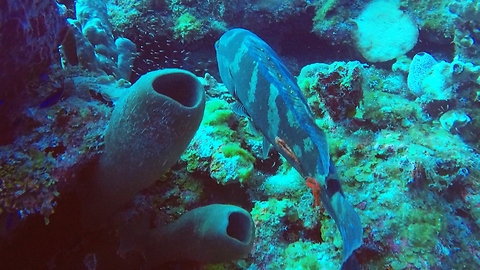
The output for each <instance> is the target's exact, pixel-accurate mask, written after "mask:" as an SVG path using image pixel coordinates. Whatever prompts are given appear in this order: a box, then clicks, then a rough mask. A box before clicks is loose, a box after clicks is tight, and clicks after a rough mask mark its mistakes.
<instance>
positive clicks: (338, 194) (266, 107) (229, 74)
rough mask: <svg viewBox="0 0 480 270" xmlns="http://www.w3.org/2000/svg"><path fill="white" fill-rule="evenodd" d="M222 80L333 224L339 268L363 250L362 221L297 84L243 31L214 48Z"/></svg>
mask: <svg viewBox="0 0 480 270" xmlns="http://www.w3.org/2000/svg"><path fill="white" fill-rule="evenodd" d="M215 48H216V51H217V62H218V70H219V73H220V77H221V79H222V81H223V83H224V84H225V86H226V87H227V89H228V90H229V92H230V93H231V94H232V95H233V96H234V97H235V99H236V104H235V106H234V108H235V111H238V112H240V113H242V114H243V115H246V116H247V117H248V118H249V119H250V120H251V122H252V123H253V126H254V127H255V129H257V130H258V131H260V132H261V133H262V134H263V136H264V147H263V150H264V153H263V155H264V156H266V155H265V151H266V152H267V153H268V149H269V148H268V147H269V146H270V145H273V147H274V148H275V149H276V150H277V151H278V152H279V153H280V154H281V155H282V156H283V157H284V158H285V159H286V160H287V161H288V162H289V163H290V164H291V165H292V166H293V167H294V168H295V169H296V170H297V171H298V172H299V173H300V174H301V175H302V176H303V177H304V178H305V179H306V184H307V186H309V187H310V188H311V189H312V192H313V194H314V197H315V204H318V203H319V200H321V201H322V203H323V206H324V207H325V209H326V210H327V212H328V213H329V214H330V216H331V217H332V218H333V219H334V220H335V223H336V224H337V226H338V228H339V231H340V233H341V235H342V238H343V252H342V256H343V262H345V261H347V259H348V258H349V257H350V256H351V255H352V253H353V251H354V250H355V249H357V248H358V247H360V246H361V245H362V242H363V240H362V237H363V228H362V224H361V221H360V217H359V216H358V214H357V212H356V211H355V209H354V208H353V206H352V205H351V204H350V203H349V202H348V201H347V199H346V198H345V195H344V193H343V191H342V188H341V184H340V179H339V177H338V175H337V173H336V169H335V166H334V164H333V162H332V161H331V158H330V154H329V152H328V144H327V139H326V135H325V133H324V132H323V131H322V130H321V129H320V128H319V127H318V126H317V125H316V124H315V120H314V118H313V113H312V112H311V110H310V108H309V107H308V104H307V101H306V99H305V97H304V96H303V94H302V93H301V90H300V88H299V87H298V85H297V84H296V81H295V78H294V77H293V75H292V74H291V73H290V72H289V71H288V69H287V67H286V66H285V65H284V64H283V62H282V61H281V60H280V57H279V56H278V55H277V54H276V53H275V52H274V51H273V49H272V48H271V47H270V46H269V45H268V44H267V43H265V42H264V41H263V40H262V39H260V38H259V37H258V36H257V35H255V34H253V33H252V32H250V31H248V30H245V29H240V28H236V29H232V30H229V31H227V32H226V33H225V34H223V36H222V37H221V38H220V40H218V41H217V42H216V44H215Z"/></svg>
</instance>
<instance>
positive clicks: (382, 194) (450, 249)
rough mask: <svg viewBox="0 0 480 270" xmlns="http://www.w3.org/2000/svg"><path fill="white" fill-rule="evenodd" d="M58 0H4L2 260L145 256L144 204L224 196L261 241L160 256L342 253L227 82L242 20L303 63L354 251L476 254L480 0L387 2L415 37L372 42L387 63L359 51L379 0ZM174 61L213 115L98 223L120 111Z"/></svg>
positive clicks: (468, 260) (132, 263)
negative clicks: (232, 33) (387, 50)
mask: <svg viewBox="0 0 480 270" xmlns="http://www.w3.org/2000/svg"><path fill="white" fill-rule="evenodd" d="M34 2H35V3H34ZM58 2H61V3H63V4H64V5H65V6H63V4H57V3H56V2H55V1H30V0H27V1H23V2H20V1H3V2H2V3H1V4H0V13H1V15H2V16H0V41H1V44H2V49H3V50H2V52H0V60H2V61H0V62H1V65H2V71H3V73H2V75H1V76H2V85H4V87H3V89H2V91H1V92H0V113H2V117H3V118H2V121H0V130H1V132H0V133H1V134H0V265H2V269H36V268H48V267H51V268H54V269H77V268H82V267H83V268H88V269H138V268H139V267H141V266H142V265H144V263H145V261H144V260H143V259H142V258H141V255H140V254H137V253H135V252H130V253H125V254H123V255H124V257H120V256H119V255H118V254H117V252H116V251H117V249H118V247H119V237H118V235H119V234H120V235H122V236H123V238H122V239H121V240H129V239H128V236H129V235H133V234H136V233H138V231H136V230H129V231H128V230H127V231H126V232H125V229H129V228H130V227H129V225H130V224H132V223H135V221H139V220H142V218H143V219H146V221H145V220H142V221H145V223H146V224H147V225H146V226H147V227H148V228H159V227H161V226H163V225H165V224H174V221H175V220H178V219H180V217H181V216H183V215H185V214H186V213H189V212H190V211H192V210H193V209H196V208H199V207H202V206H205V205H209V204H217V203H221V204H233V205H237V206H240V207H242V208H244V209H246V210H247V211H248V212H250V214H251V216H252V218H253V222H254V225H255V239H254V243H253V248H252V251H251V252H250V253H249V254H248V256H246V257H244V258H242V259H238V260H233V261H228V262H221V263H215V264H206V265H205V264H203V263H202V264H199V263H198V262H191V261H179V262H167V263H165V264H163V265H158V266H157V267H158V268H159V269H167V268H170V269H171V268H176V269H178V268H180V269H182V268H183V269H194V268H199V267H203V268H204V269H232V270H233V269H237V270H238V269H252V270H253V269H339V268H340V267H341V264H342V248H343V246H342V245H343V244H342V237H341V234H340V233H339V232H338V229H337V227H336V224H335V222H334V220H333V219H332V218H330V216H329V215H328V214H327V213H326V210H325V208H324V207H323V206H322V205H320V206H317V205H315V199H316V198H315V195H314V194H313V193H312V190H311V189H310V188H309V186H308V185H307V184H308V183H306V181H305V179H303V178H302V177H301V176H300V175H299V174H298V173H297V171H296V170H295V169H294V168H292V166H291V165H290V164H289V163H288V162H287V161H286V160H285V159H284V158H283V157H281V156H280V155H279V154H278V153H277V151H275V150H274V149H270V151H269V152H268V153H267V154H268V155H264V154H265V153H264V152H265V148H264V146H263V145H262V137H261V136H259V135H258V133H256V132H255V130H254V128H252V126H251V123H250V122H249V121H248V119H245V118H242V117H238V116H237V115H235V113H234V112H233V110H232V106H233V102H234V98H235V97H233V96H231V95H230V94H229V93H228V91H227V89H226V88H225V86H224V85H223V84H222V82H220V81H217V80H218V78H219V76H218V71H217V70H216V67H215V65H216V62H215V59H214V53H215V50H214V43H215V40H217V39H218V38H219V37H220V35H221V34H222V33H223V32H225V31H226V30H227V29H229V28H232V27H245V28H248V29H249V30H252V32H257V33H258V35H259V36H260V37H262V38H263V37H265V40H267V41H268V42H269V43H271V44H272V47H273V48H274V49H275V51H277V52H278V53H279V55H280V56H279V57H280V58H282V60H284V63H286V66H287V68H288V69H289V70H290V71H293V72H292V73H293V74H294V75H298V77H297V82H298V85H299V86H300V88H301V90H302V91H303V93H304V95H305V96H306V98H307V102H308V105H309V106H310V109H311V111H312V112H313V117H314V120H315V123H316V125H317V126H318V127H319V128H321V129H322V130H323V131H325V133H326V136H327V139H328V142H329V150H330V154H331V157H332V161H333V163H335V165H336V167H337V173H338V175H339V177H340V178H341V179H343V181H342V188H343V191H344V193H345V196H346V198H348V200H349V201H350V202H351V203H352V205H353V207H354V208H355V210H356V211H357V212H358V213H359V216H360V219H361V221H362V224H364V226H363V232H364V233H363V245H362V246H361V247H360V248H359V249H358V250H356V251H355V252H354V257H355V258H356V259H358V262H359V264H360V267H361V269H454V268H465V269H477V268H479V267H480V252H479V250H480V242H479V239H480V234H479V228H480V207H479V206H480V182H479V181H478V179H480V155H479V151H480V143H479V141H480V134H479V132H478V130H479V129H480V109H479V103H480V86H479V85H480V83H479V82H480V81H479V75H480V68H479V66H480V57H479V50H478V46H479V45H478V42H477V41H478V40H479V38H480V36H479V33H478V28H479V27H478V26H479V25H478V24H479V21H480V20H479V19H478V12H479V11H478V10H479V8H478V7H479V3H478V1H476V0H475V1H459V0H424V1H411V0H399V1H393V0H392V1H390V2H391V3H394V4H392V5H394V6H395V9H394V10H395V11H396V12H397V15H398V14H400V13H401V14H400V15H401V16H402V17H408V18H410V19H411V20H413V24H414V25H415V28H416V29H418V30H419V34H418V42H417V43H416V45H415V46H413V48H410V47H411V46H410V45H411V44H413V43H414V42H412V40H410V41H411V42H410V45H409V46H403V48H402V50H400V52H399V50H396V51H397V52H396V53H394V56H392V55H393V54H388V55H387V54H385V55H382V57H385V58H383V59H381V58H371V57H370V56H368V58H367V59H369V62H375V61H377V60H378V61H380V60H381V61H384V60H385V62H375V64H371V63H370V64H366V63H365V60H366V59H363V58H362V56H361V55H360V53H359V51H358V50H357V47H359V45H360V44H358V43H356V39H355V31H358V29H356V28H355V23H354V22H353V19H355V18H357V19H358V18H360V16H361V13H362V11H364V10H365V8H366V7H367V6H368V5H369V3H370V1H343V0H329V1H320V0H316V1H297V0H295V1H288V3H287V1H277V0H255V1H241V0H235V1H224V0H210V1H199V0H165V1H163V0H162V1H149V0H142V1H133V0H108V1H105V2H104V1H98V3H102V4H103V3H106V6H104V5H101V6H98V7H97V6H95V8H94V10H95V12H93V11H88V12H87V11H85V12H84V13H83V15H81V14H80V13H78V14H74V13H73V12H74V10H75V5H74V1H58ZM382 2H385V0H384V1H382ZM78 3H79V4H81V3H86V4H92V5H93V4H94V3H97V1H88V3H87V1H79V2H78ZM77 11H81V9H79V10H77ZM66 17H68V19H67V20H66V19H65V18H66ZM410 19H409V20H410ZM309 23H311V24H309ZM409 23H412V21H410V22H409ZM65 27H69V29H70V31H65V29H67V28H65ZM88 29H90V30H88ZM87 30H88V31H87ZM413 32H414V31H413V30H412V32H411V33H413ZM357 34H358V32H357ZM396 34H397V35H398V34H399V33H396ZM410 36H412V35H410ZM124 38H126V40H125V39H124ZM127 40H129V41H131V42H128V41H127ZM116 41H117V42H116ZM60 44H61V48H60V53H58V50H57V48H58V45H60ZM131 45H135V47H136V50H137V51H138V53H135V50H134V48H133V46H131ZM394 47H395V46H394ZM395 49H399V48H395ZM365 55H367V54H365ZM134 56H135V57H136V58H135V60H134V61H133V59H132V58H133V57H134ZM386 56H388V57H386ZM392 57H393V58H392ZM387 58H388V59H389V60H386V59H387ZM262 60H264V61H267V60H268V59H267V58H266V57H265V58H264V59H262ZM62 61H63V63H62ZM76 61H77V62H78V63H77V64H76ZM317 62H318V63H317ZM307 64H308V65H307ZM166 67H177V68H180V67H181V68H184V69H187V70H190V71H192V72H193V73H195V74H196V75H197V76H199V77H198V79H199V80H200V82H201V83H202V86H203V88H204V90H205V93H206V99H207V101H206V106H205V112H204V118H203V120H202V122H201V124H200V127H199V129H198V131H197V132H196V133H195V135H194V137H193V139H192V141H191V142H190V144H189V145H188V147H187V149H186V151H185V152H184V153H183V154H182V155H181V157H180V159H179V160H178V161H177V163H176V164H174V165H173V166H172V167H171V168H170V169H169V170H168V171H166V172H165V173H164V174H163V175H162V176H161V177H159V178H158V179H156V180H157V181H156V182H155V183H153V184H152V185H151V186H149V187H147V188H146V189H144V190H142V191H140V192H138V193H137V194H136V195H135V196H134V197H133V198H131V200H129V202H128V203H126V204H123V205H122V208H121V209H120V210H119V211H118V212H115V214H114V217H113V220H114V221H113V222H112V223H111V225H108V226H106V227H104V228H101V229H100V228H98V230H93V231H92V230H90V231H85V229H84V228H82V227H81V219H80V216H81V215H80V210H79V208H80V206H79V202H81V201H82V200H84V199H85V198H86V197H87V196H86V195H85V191H86V190H88V188H86V187H88V185H89V183H91V179H92V172H93V171H95V169H96V168H97V167H98V166H99V160H100V159H101V158H100V157H101V156H102V155H103V154H104V152H105V145H104V143H105V131H106V128H107V126H108V122H109V120H110V118H111V114H112V111H113V109H114V107H115V106H118V104H119V103H118V102H119V100H120V99H121V98H122V97H123V96H125V95H127V94H128V93H129V90H131V89H130V88H129V86H130V85H131V83H132V84H133V83H134V82H135V81H136V80H137V79H138V78H139V77H140V76H141V75H143V74H145V73H147V72H148V71H152V70H157V69H162V68H166ZM130 72H131V74H130ZM130 82H131V83H130ZM114 135H115V134H114ZM267 150H269V149H268V148H267ZM131 165H132V166H136V165H137V164H135V163H132V164H131ZM132 178H135V176H133V177H132ZM322 191H324V190H321V191H320V192H322ZM324 192H325V191H324ZM192 213H194V212H192ZM119 224H121V225H119ZM130 229H131V228H130ZM130 233H132V234H130ZM236 258H238V257H235V259H236Z"/></svg>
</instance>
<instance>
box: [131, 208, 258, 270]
mask: <svg viewBox="0 0 480 270" xmlns="http://www.w3.org/2000/svg"><path fill="white" fill-rule="evenodd" d="M254 239H255V225H254V222H253V219H252V216H251V215H250V213H248V212H247V211H246V210H245V209H243V208H240V207H238V206H235V205H228V204H211V205H207V206H203V207H199V208H195V209H193V210H191V211H189V212H187V213H185V214H184V215H182V216H181V217H180V218H179V219H178V220H176V221H174V222H172V223H170V224H168V225H166V226H164V227H159V228H156V229H152V230H150V231H149V232H148V233H146V234H145V235H144V237H143V238H140V239H137V242H136V248H137V249H139V250H140V251H141V252H142V254H143V256H144V257H145V266H144V268H145V269H151V268H155V267H158V266H160V265H162V264H163V263H167V262H173V261H195V262H202V263H221V262H228V261H231V260H236V259H241V258H243V257H245V256H246V255H248V253H250V251H251V249H252V246H253V241H254Z"/></svg>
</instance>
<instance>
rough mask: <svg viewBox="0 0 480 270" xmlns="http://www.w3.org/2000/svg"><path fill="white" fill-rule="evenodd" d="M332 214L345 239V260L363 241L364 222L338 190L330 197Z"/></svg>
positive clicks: (343, 255) (343, 253)
mask: <svg viewBox="0 0 480 270" xmlns="http://www.w3.org/2000/svg"><path fill="white" fill-rule="evenodd" d="M330 206H331V207H330V210H331V211H332V212H333V213H332V214H331V216H332V217H334V219H335V222H336V223H337V226H338V229H339V231H340V234H341V235H342V239H343V252H342V257H343V262H344V261H346V260H347V259H348V257H350V255H351V254H352V253H353V252H354V251H355V250H356V249H357V248H359V247H360V246H361V245H362V243H363V228H362V222H361V221H360V217H359V216H358V213H357V212H356V211H355V209H354V208H353V206H352V204H350V202H348V201H347V199H346V198H345V197H344V195H343V194H341V193H340V192H337V193H335V194H333V196H332V197H331V198H330Z"/></svg>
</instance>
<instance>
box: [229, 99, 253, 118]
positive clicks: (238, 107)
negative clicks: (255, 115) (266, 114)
mask: <svg viewBox="0 0 480 270" xmlns="http://www.w3.org/2000/svg"><path fill="white" fill-rule="evenodd" d="M232 110H233V112H234V113H235V114H237V115H240V116H243V117H248V118H250V116H249V115H248V113H247V110H246V109H245V107H244V106H243V105H242V103H240V102H238V101H235V103H233V105H232Z"/></svg>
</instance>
